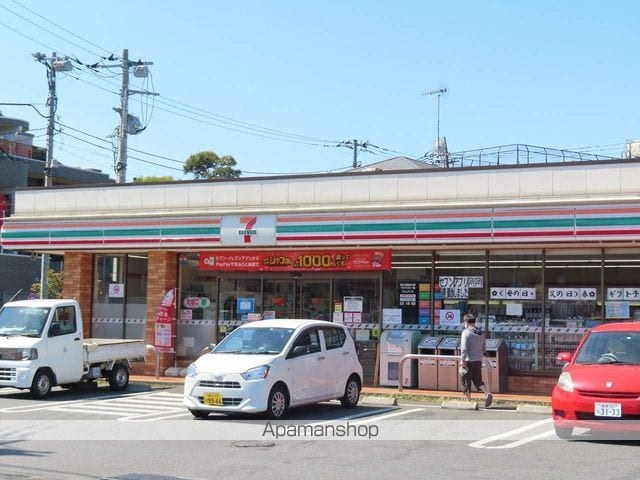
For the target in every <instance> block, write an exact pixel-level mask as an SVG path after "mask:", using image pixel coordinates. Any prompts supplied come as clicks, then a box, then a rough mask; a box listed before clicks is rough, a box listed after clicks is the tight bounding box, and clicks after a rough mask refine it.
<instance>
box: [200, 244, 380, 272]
mask: <svg viewBox="0 0 640 480" xmlns="http://www.w3.org/2000/svg"><path fill="white" fill-rule="evenodd" d="M199 268H200V270H202V271H217V272H299V271H310V272H323V271H327V272H329V271H379V270H390V269H391V250H390V249H376V250H372V249H367V250H351V249H344V250H343V249H332V250H238V251H221V252H217V251H207V252H200V259H199Z"/></svg>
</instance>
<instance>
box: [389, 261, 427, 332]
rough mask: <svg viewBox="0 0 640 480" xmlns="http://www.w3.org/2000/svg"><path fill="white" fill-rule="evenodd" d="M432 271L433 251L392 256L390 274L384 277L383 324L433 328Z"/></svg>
mask: <svg viewBox="0 0 640 480" xmlns="http://www.w3.org/2000/svg"><path fill="white" fill-rule="evenodd" d="M432 267H433V255H432V252H431V251H425V252H393V256H392V258H391V271H390V272H385V273H384V275H383V289H382V290H383V296H382V307H383V318H382V321H383V324H387V323H397V322H398V320H399V321H400V323H402V324H420V325H422V327H421V328H424V329H428V328H430V327H431V326H432V325H433V312H432V310H431V298H432V296H433V292H432V288H431V269H432ZM398 312H399V313H400V315H399V316H398V315H397V314H398Z"/></svg>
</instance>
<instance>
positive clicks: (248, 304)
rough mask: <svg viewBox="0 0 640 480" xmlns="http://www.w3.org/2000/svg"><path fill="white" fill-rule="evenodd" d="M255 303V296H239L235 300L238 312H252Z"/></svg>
mask: <svg viewBox="0 0 640 480" xmlns="http://www.w3.org/2000/svg"><path fill="white" fill-rule="evenodd" d="M255 304H256V299H255V298H239V299H238V300H237V301H236V310H237V311H238V313H253V311H254V307H255Z"/></svg>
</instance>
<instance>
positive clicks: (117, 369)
mask: <svg viewBox="0 0 640 480" xmlns="http://www.w3.org/2000/svg"><path fill="white" fill-rule="evenodd" d="M127 385H129V369H127V367H125V366H124V365H122V364H121V363H116V364H115V365H114V366H113V369H112V370H111V373H109V386H110V387H111V390H114V391H120V390H124V389H125V388H127Z"/></svg>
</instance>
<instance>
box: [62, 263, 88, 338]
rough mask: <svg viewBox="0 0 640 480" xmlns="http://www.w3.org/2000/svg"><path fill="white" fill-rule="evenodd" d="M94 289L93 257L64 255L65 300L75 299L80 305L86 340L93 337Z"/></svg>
mask: <svg viewBox="0 0 640 480" xmlns="http://www.w3.org/2000/svg"><path fill="white" fill-rule="evenodd" d="M92 287H93V255H92V254H91V253H84V252H66V253H65V255H64V283H63V294H62V296H63V297H64V298H74V299H76V300H77V301H78V303H79V304H80V311H81V312H82V327H83V330H84V336H85V338H90V337H91V304H92V302H93V298H92Z"/></svg>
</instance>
